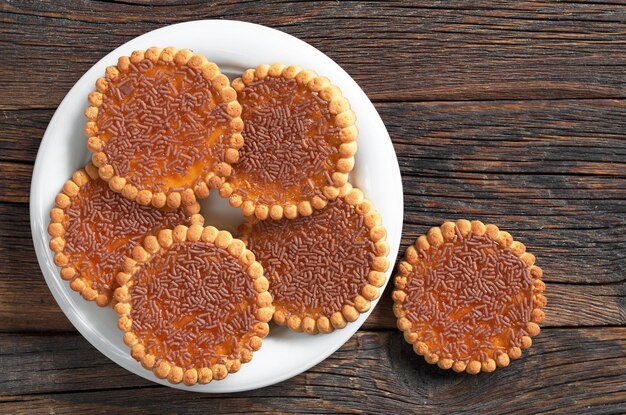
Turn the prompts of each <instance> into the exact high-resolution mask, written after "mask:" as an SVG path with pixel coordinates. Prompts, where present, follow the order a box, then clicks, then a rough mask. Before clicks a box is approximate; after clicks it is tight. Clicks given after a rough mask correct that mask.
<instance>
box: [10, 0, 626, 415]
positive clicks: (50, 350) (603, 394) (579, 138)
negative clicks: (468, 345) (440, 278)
mask: <svg viewBox="0 0 626 415" xmlns="http://www.w3.org/2000/svg"><path fill="white" fill-rule="evenodd" d="M201 18H227V19H239V20H245V21H253V22H257V23H261V24H266V25H269V26H272V27H275V28H278V29H280V30H283V31H285V32H287V33H290V34H293V35H295V36H298V37H300V38H302V39H303V40H305V41H307V42H309V43H311V44H312V45H314V46H316V47H318V48H319V49H321V50H322V51H323V52H325V53H327V54H328V55H329V56H330V57H332V58H333V59H334V60H336V61H337V62H338V63H339V64H340V65H342V66H343V67H344V68H345V69H346V70H347V71H348V72H349V73H350V74H351V75H352V76H353V77H354V78H355V79H356V80H357V82H358V83H359V84H360V85H361V86H362V87H363V89H364V90H365V92H366V93H367V94H368V95H369V96H370V98H371V99H372V100H373V101H374V102H375V105H376V107H377V109H378V111H379V112H380V114H381V116H382V118H383V120H384V121H385V124H386V125H387V128H388V130H389V133H390V136H391V138H392V140H393V143H394V146H395V149H396V152H397V154H398V158H399V161H400V167H401V170H402V175H403V184H404V193H405V217H404V224H405V225H404V232H403V239H402V247H401V252H403V250H404V249H405V248H406V246H407V245H408V244H409V243H411V242H412V241H413V240H414V239H415V237H417V236H418V235H419V234H421V233H424V232H425V231H427V230H428V228H429V227H430V226H433V225H436V224H439V223H440V222H441V221H443V220H444V219H448V218H459V217H465V218H472V219H473V218H477V219H481V220H483V221H486V222H493V223H497V224H498V225H500V226H501V227H502V228H504V229H506V230H508V231H510V232H511V233H512V234H513V235H514V236H515V237H516V239H519V240H521V241H523V242H524V243H525V244H526V245H527V246H528V249H529V250H531V251H532V252H533V253H535V254H536V255H537V258H538V262H539V263H540V265H541V266H542V267H543V268H544V270H545V281H546V283H547V285H548V291H547V293H546V295H547V296H548V299H549V303H548V306H547V308H546V312H547V315H548V320H546V323H545V325H544V329H543V332H542V334H541V335H540V336H539V337H538V338H537V339H536V342H535V343H536V344H535V345H534V346H533V348H532V349H531V350H530V351H529V352H528V353H527V354H525V355H524V357H523V358H522V360H520V361H517V362H514V363H513V365H512V367H511V368H508V369H506V370H498V371H496V372H495V373H493V374H483V375H480V376H476V377H470V376H465V375H457V374H454V373H451V372H442V371H440V370H438V369H437V368H434V367H431V366H428V365H426V364H425V363H424V362H423V361H422V360H421V358H418V357H416V356H414V355H413V354H412V352H411V350H410V348H409V346H408V345H406V344H405V343H404V342H403V341H402V338H401V335H400V333H399V332H398V331H396V330H395V329H394V319H393V315H392V313H391V310H390V308H391V301H390V299H389V290H387V291H386V292H385V293H384V297H383V299H382V300H381V302H380V304H379V306H378V307H377V309H376V310H375V311H374V312H373V313H372V315H371V317H370V318H369V319H368V321H367V323H366V324H365V325H364V326H363V329H362V330H361V331H359V332H358V333H357V334H356V335H355V336H354V337H353V338H352V339H351V340H350V341H349V342H348V343H347V344H346V345H345V346H344V347H343V348H342V349H341V350H340V351H338V352H337V353H335V354H334V355H333V356H331V357H330V358H329V359H327V360H326V361H325V362H323V363H321V364H320V365H318V366H316V367H315V368H313V369H311V370H309V371H308V372H306V373H304V374H302V375H300V376H298V377H296V378H295V379H293V380H290V381H288V382H284V383H282V384H279V385H276V386H273V387H269V388H265V389H262V390H258V391H252V392H248V393H240V394H234V395H222V396H217V397H212V396H202V395H199V394H188V393H183V392H180V391H175V390H171V389H168V388H163V387H160V386H156V385H154V384H151V383H149V382H147V381H145V380H143V379H142V378H139V377H137V376H135V375H132V374H130V373H129V372H126V371H125V370H123V369H121V368H119V367H117V366H116V365H115V364H114V363H112V362H110V361H109V360H107V359H106V358H105V357H103V356H102V355H100V354H99V352H97V351H96V350H95V349H93V348H92V347H91V346H90V345H89V344H88V343H87V342H86V341H85V340H84V339H82V337H80V336H79V335H78V334H77V333H76V331H75V330H74V329H73V327H72V326H71V324H70V323H69V321H68V320H67V319H66V318H65V317H64V316H63V315H62V312H61V311H60V309H59V308H58V306H57V305H56V303H55V302H54V299H53V298H52V295H51V294H50V292H49V291H48V289H47V286H46V285H45V282H44V280H43V277H42V275H41V272H40V270H39V268H38V265H37V260H36V258H35V254H34V249H33V246H32V241H31V237H30V228H29V217H28V205H27V203H28V198H29V187H30V176H31V173H32V165H33V163H34V160H35V156H36V152H37V149H38V146H39V143H40V140H41V137H42V136H43V133H44V130H45V128H46V126H47V124H48V122H49V120H50V118H51V116H52V114H53V113H54V110H55V109H56V107H57V106H58V104H59V102H60V101H61V99H62V98H63V96H64V95H65V94H66V93H67V91H68V90H69V88H70V87H71V86H72V85H73V84H74V82H76V80H77V79H78V78H79V77H80V76H81V75H82V74H83V73H84V72H85V71H86V70H87V69H89V67H90V66H91V65H93V64H94V63H95V62H97V61H98V59H100V58H101V57H102V56H103V55H105V54H106V53H108V52H109V51H110V50H112V49H113V48H115V47H117V46H118V45H119V44H121V43H123V42H125V41H127V40H129V39H131V38H133V37H134V36H137V35H140V34H142V33H144V32H146V31H149V30H152V29H155V28H157V27H160V26H163V25H165V24H170V23H176V22H180V21H186V20H193V19H201ZM625 33H626V7H624V6H623V5H622V4H619V3H618V2H616V3H611V2H604V1H603V2H597V3H593V2H567V3H558V4H554V3H551V2H507V3H506V4H505V3H503V2H488V1H479V2H454V3H452V2H413V3H411V4H410V5H407V3H406V2H383V3H374V2H372V3H364V2H335V3H324V4H321V3H310V2H302V3H301V2H298V3H295V2H294V3H292V2H284V1H273V2H269V3H264V4H259V3H256V2H246V3H234V2H228V1H227V2H216V3H213V4H211V5H207V4H206V3H204V2H201V1H196V0H186V1H124V2H102V1H93V2H92V1H75V2H49V1H35V0H28V1H17V0H5V1H2V2H0V92H2V99H0V172H1V173H0V367H2V368H3V370H2V371H0V413H29V414H31V413H45V414H48V413H56V414H61V413H76V412H88V411H89V412H94V413H98V412H103V413H104V412H108V413H118V412H124V413H157V412H163V413H194V412H198V413H200V412H202V413H206V412H210V413H241V412H250V413H252V412H259V413H261V412H272V411H279V412H280V411H282V412H288V411H297V412H307V413H356V412H372V413H403V412H406V413H416V412H420V413H421V412H424V413H449V412H457V413H459V412H468V413H470V412H492V413H493V412H497V413H524V414H526V413H533V412H539V411H542V412H549V413H564V414H570V413H594V414H601V413H620V412H621V413H623V412H626V377H625V375H624V373H625V372H626V341H625V340H624V339H626V238H624V236H623V235H624V232H625V231H626V134H625V133H624V131H626V101H625V100H624V98H626V82H625V80H626V34H625ZM154 389H158V390H154Z"/></svg>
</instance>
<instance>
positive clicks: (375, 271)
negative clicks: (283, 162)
mask: <svg viewBox="0 0 626 415" xmlns="http://www.w3.org/2000/svg"><path fill="white" fill-rule="evenodd" d="M338 190H339V192H338V197H341V198H343V200H344V201H345V202H347V203H348V204H349V205H350V206H353V207H354V208H355V211H356V212H357V213H358V214H359V215H361V216H363V224H364V225H365V226H366V227H367V229H369V237H370V239H371V240H372V242H374V244H375V247H376V253H377V255H376V256H375V257H374V258H373V259H372V260H371V262H370V272H369V274H368V277H367V283H366V284H365V285H364V286H363V287H362V288H361V290H360V294H358V295H357V296H356V297H354V298H352V299H351V300H352V303H353V304H354V306H353V305H350V304H344V305H343V306H342V307H341V311H337V312H335V313H333V314H332V315H330V316H320V317H317V318H315V317H313V316H310V315H302V314H294V313H290V312H288V311H286V310H283V309H282V308H280V307H276V311H275V313H274V322H276V324H278V325H281V326H284V325H287V326H288V327H289V328H290V329H291V330H293V331H297V332H300V331H304V332H305V333H308V334H317V333H320V332H321V333H331V332H333V331H334V330H335V329H342V328H344V327H346V325H347V324H348V323H349V322H353V321H355V320H356V319H358V318H359V315H360V314H361V313H365V312H367V311H368V310H369V309H370V307H371V302H372V301H374V300H376V299H377V298H378V297H379V296H380V288H381V287H382V286H384V285H385V282H386V281H387V275H386V274H385V273H386V271H387V270H388V269H389V259H388V255H389V250H390V249H389V244H388V243H387V230H386V229H385V228H384V227H383V225H382V218H381V216H380V214H379V213H378V212H377V211H376V209H375V208H374V205H373V203H372V202H370V201H369V200H367V199H365V197H364V195H363V192H362V191H361V190H359V189H357V188H353V187H352V185H351V184H350V183H346V184H344V185H343V186H341V187H340V188H339V189H338ZM252 225H253V222H250V221H246V222H244V224H243V225H242V226H241V228H240V230H241V231H242V240H244V242H247V241H248V237H249V234H250V232H251V230H252ZM270 291H271V290H270Z"/></svg>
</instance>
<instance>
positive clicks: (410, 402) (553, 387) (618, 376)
mask: <svg viewBox="0 0 626 415" xmlns="http://www.w3.org/2000/svg"><path fill="white" fill-rule="evenodd" d="M0 347H1V348H2V350H3V353H2V355H0V364H1V365H2V367H3V371H2V372H0V380H2V381H3V382H2V385H3V390H2V393H0V405H2V406H0V408H2V409H3V410H4V411H6V412H7V413H19V411H24V412H28V413H47V411H48V410H49V408H53V410H54V412H55V413H56V414H64V413H76V412H80V413H87V412H88V413H94V414H95V413H125V414H126V413H128V414H135V413H137V414H140V413H145V414H154V413H170V412H179V413H189V414H191V413H194V414H195V413H198V414H201V413H202V414H203V413H206V412H207V411H209V412H211V413H214V412H221V413H241V411H245V412H246V413H271V412H276V411H279V412H292V411H298V412H307V413H329V412H331V413H361V412H367V413H402V412H403V411H406V410H407V409H409V408H411V409H412V411H411V412H418V411H419V412H420V413H433V412H446V413H499V414H505V413H513V412H515V413H533V412H536V411H539V410H541V411H542V412H544V413H554V414H571V413H581V412H584V411H593V412H594V413H598V414H604V413H606V414H609V413H618V412H623V411H625V410H626V373H625V372H624V371H623V370H622V368H623V367H624V366H625V365H626V328H604V329H597V328H596V329H589V328H588V329H573V330H570V329H547V330H545V331H544V333H542V334H541V335H540V336H539V337H537V338H536V342H535V345H534V346H533V348H531V349H530V350H529V352H528V353H525V354H524V356H523V357H522V359H520V360H518V361H514V362H513V363H512V364H511V367H509V368H507V369H505V370H501V369H498V370H496V371H495V372H494V373H491V374H483V375H481V376H467V375H463V374H457V373H454V372H451V371H448V372H443V371H441V370H439V369H438V368H436V367H434V366H431V365H428V364H426V363H425V362H424V361H423V359H422V358H421V357H418V356H416V355H415V354H414V353H413V351H412V349H411V347H410V345H408V344H406V343H405V342H404V340H403V339H402V335H401V334H400V333H399V332H367V331H365V332H359V333H358V334H356V335H355V336H354V337H353V338H352V339H351V340H350V341H348V342H347V343H346V344H345V345H344V346H343V347H342V348H341V349H340V350H339V351H337V352H336V353H335V354H333V355H332V356H331V357H329V358H328V359H327V360H325V361H324V362H322V363H321V364H319V365H318V366H316V367H314V368H313V369H311V370H309V371H307V372H306V373H304V374H302V375H299V376H297V377H295V378H293V379H291V380H289V381H287V382H284V383H281V384H278V385H275V386H272V387H268V388H264V389H261V390H257V391H255V392H250V393H245V394H234V395H217V396H207V395H202V394H189V393H185V392H182V391H178V390H173V389H169V388H164V387H161V386H155V385H154V384H152V383H149V382H148V381H145V380H142V379H140V378H139V377H137V376H135V375H132V374H130V373H129V372H126V371H125V370H124V369H122V368H120V367H118V366H117V365H115V364H114V363H112V362H110V361H109V360H107V359H106V358H104V357H103V356H102V355H101V354H100V353H98V352H97V351H96V350H95V349H93V348H92V347H91V346H90V345H89V344H88V343H87V342H86V341H85V340H84V339H82V338H81V337H79V336H22V337H20V338H19V339H17V340H16V339H14V338H12V337H11V336H6V335H4V336H0ZM590 350H593V351H594V354H593V356H592V357H591V356H589V352H590ZM77 356H80V357H81V358H80V359H77ZM564 385H567V387H566V388H564V387H563V386H564ZM512 391H515V392H514V393H513V392H512ZM503 395H505V396H506V399H503Z"/></svg>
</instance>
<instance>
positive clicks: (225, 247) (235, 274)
mask: <svg viewBox="0 0 626 415" xmlns="http://www.w3.org/2000/svg"><path fill="white" fill-rule="evenodd" d="M117 282H118V283H119V284H120V287H119V288H118V289H116V290H115V299H116V300H117V301H118V303H117V304H116V306H115V311H116V312H117V313H118V315H119V316H120V318H119V320H118V326H119V328H120V330H122V331H124V333H125V334H124V342H125V343H126V344H127V345H128V346H129V347H130V348H131V355H132V356H133V358H135V359H136V360H138V361H140V362H141V364H142V365H143V367H145V368H146V369H149V370H152V371H153V372H154V374H155V375H156V376H157V377H159V378H162V379H164V378H167V379H168V381H169V382H171V383H180V382H184V383H185V384H186V385H193V384H196V383H201V384H205V383H209V382H210V381H211V380H212V379H215V380H221V379H224V378H225V377H226V376H227V375H228V374H229V373H235V372H237V371H238V370H239V368H240V367H241V364H242V363H247V362H249V361H250V360H251V359H252V354H253V352H254V351H256V350H258V349H259V348H260V347H261V344H262V340H261V339H262V338H263V337H265V336H266V335H267V334H268V332H269V325H268V322H269V321H270V320H271V319H272V314H273V311H274V309H273V307H272V296H271V295H270V294H269V293H268V292H267V288H268V285H269V283H268V281H267V279H266V278H265V277H264V276H263V267H262V266H261V265H260V264H259V263H258V262H256V261H255V258H254V254H252V252H250V251H248V250H247V249H246V248H245V245H244V243H243V242H242V241H240V240H238V239H233V237H232V235H231V234H230V233H228V232H226V231H218V230H217V229H216V228H214V227H212V226H208V227H202V226H200V225H192V226H190V227H187V226H184V225H179V226H177V227H175V228H174V229H166V230H162V231H160V232H159V234H158V236H149V237H147V238H146V239H145V240H144V243H143V245H142V246H137V247H136V248H135V249H134V250H133V252H132V256H131V257H129V258H127V259H126V260H125V261H124V264H123V267H122V271H121V272H120V273H119V274H118V275H117Z"/></svg>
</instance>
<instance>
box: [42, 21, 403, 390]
mask: <svg viewBox="0 0 626 415" xmlns="http://www.w3.org/2000/svg"><path fill="white" fill-rule="evenodd" d="M169 45H173V46H176V47H178V48H188V49H192V50H194V51H196V52H198V53H202V54H204V55H206V56H207V57H208V58H209V60H212V61H213V62H215V63H217V64H218V65H219V66H220V68H221V69H222V71H223V72H224V73H225V74H226V75H228V76H230V77H231V78H234V77H236V76H238V75H239V74H241V73H242V72H243V71H244V70H246V69H248V68H253V67H256V66H257V65H259V64H262V63H269V64H271V63H274V62H283V63H286V64H297V65H300V66H301V67H303V68H310V69H313V70H315V71H317V72H318V73H319V74H321V75H325V76H327V77H328V78H330V79H331V81H332V82H333V83H334V84H336V85H338V86H339V87H340V88H341V89H342V91H343V94H344V95H345V96H346V97H347V98H348V99H349V100H350V102H351V104H352V107H353V109H354V111H355V113H356V114H357V119H358V120H357V126H358V128H359V132H360V133H359V138H358V144H359V148H358V152H357V155H356V168H355V171H354V172H353V174H352V180H353V183H354V184H356V185H357V186H358V187H360V188H361V189H362V190H363V191H364V192H365V194H366V196H367V197H368V198H369V199H371V200H372V201H373V202H374V203H375V205H376V207H377V208H378V211H379V212H380V214H381V215H382V217H383V222H384V225H385V226H386V227H387V231H388V240H389V244H390V245H391V253H390V255H389V259H390V261H391V263H392V264H393V263H394V261H395V259H396V255H397V252H398V247H399V245H400V235H401V233H402V217H403V199H402V182H401V179H400V169H399V167H398V161H397V159H396V155H395V152H394V149H393V146H392V144H391V140H390V139H389V134H388V133H387V130H386V129H385V125H384V124H383V122H382V120H381V119H380V116H379V115H378V113H377V112H376V109H375V108H374V106H373V105H372V103H371V102H370V100H369V99H368V98H367V96H366V95H365V93H364V92H363V91H362V90H361V88H359V86H358V85H357V84H356V82H354V80H353V79H352V78H350V76H349V75H348V74H347V73H346V72H345V71H344V70H343V69H341V67H340V66H339V65H337V64H336V63H335V62H333V61H332V60H331V59H330V58H329V57H328V56H326V55H324V54H323V53H322V52H320V51H319V50H317V49H315V48H314V47H312V46H310V45H308V44H307V43H305V42H303V41H301V40H299V39H297V38H295V37H293V36H290V35H288V34H286V33H283V32H279V31H277V30H274V29H270V28H267V27H264V26H259V25H255V24H250V23H243V22H237V21H227V20H203V21H194V22H188V23H181V24H176V25H172V26H167V27H164V28H161V29H158V30H155V31H153V32H150V33H146V34H145V35H143V36H139V37H138V38H136V39H133V40H131V41H130V42H128V43H126V44H124V45H123V46H120V47H119V48H117V49H116V50H114V51H113V52H111V53H110V54H108V55H107V56H106V57H104V58H103V59H102V60H100V62H98V63H97V64H95V65H94V66H93V67H92V68H91V69H90V70H89V71H87V73H86V74H85V75H83V77H82V78H80V80H79V81H78V82H77V83H76V85H74V87H73V88H72V89H71V90H70V92H69V93H68V94H67V96H66V97H65V99H64V100H63V102H61V105H59V108H58V109H57V111H56V113H55V114H54V116H53V117H52V120H51V121H50V125H49V126H48V129H47V130H46V133H45V135H44V137H43V140H42V142H41V146H40V147H39V153H38V154H37V160H36V162H35V169H34V171H33V181H32V185H31V193H30V220H31V230H32V234H33V241H34V244H35V250H36V252H37V259H38V260H39V266H40V267H41V270H42V272H43V275H44V277H45V279H46V282H47V283H48V287H49V288H50V291H52V294H53V295H54V298H55V300H56V301H57V303H58V304H59V306H60V307H61V309H62V310H63V312H64V313H65V315H66V316H67V317H68V318H69V319H70V321H71V322H72V324H73V325H74V326H75V327H76V329H78V331H79V332H80V333H81V334H82V335H83V336H84V337H85V338H86V339H87V340H88V341H89V342H90V343H91V344H92V345H94V346H95V347H96V348H97V349H98V350H100V352H102V353H103V354H104V355H106V356H107V357H108V358H110V359H111V360H113V361H114V362H116V363H117V364H118V365H120V366H122V367H124V368H125V369H127V370H130V371H131V372H133V373H136V374H138V375H140V376H142V377H144V378H146V379H149V380H151V381H153V382H157V383H160V384H163V385H167V386H172V387H175V388H178V389H185V390H190V391H195V392H237V391H245V390H250V389H256V388H261V387H264V386H268V385H272V384H274V383H278V382H281V381H283V380H285V379H289V378H291V377H293V376H295V375H298V374H299V373H302V372H304V371H305V370H307V369H309V368H310V367H312V366H314V365H316V364H317V363H319V362H321V361H322V360H324V359H325V358H326V357H328V356H329V355H330V354H331V353H333V352H334V351H335V350H337V349H338V348H339V347H341V345H343V344H344V343H345V342H346V341H347V340H348V339H349V338H350V337H351V336H352V335H353V334H354V333H355V332H356V331H357V330H358V328H359V327H360V326H361V325H362V324H363V322H364V321H365V319H366V318H367V317H368V316H369V313H366V314H364V315H362V316H361V317H360V318H359V319H358V320H357V321H356V322H354V323H351V324H349V325H348V326H347V327H346V328H345V329H343V330H338V331H335V332H334V333H332V334H319V335H316V336H309V335H306V334H298V333H293V332H291V331H289V330H288V329H286V328H283V327H275V326H272V328H271V330H270V334H269V336H268V337H267V338H266V339H264V341H263V347H262V348H261V350H259V352H257V353H255V355H254V359H253V360H252V362H250V363H248V364H245V365H243V366H242V368H241V370H240V371H239V372H238V373H236V374H233V375H230V376H228V377H227V378H226V379H225V380H222V381H219V382H218V381H214V382H211V383H210V384H208V385H196V386H193V387H187V386H185V385H171V384H169V383H168V382H167V381H165V380H161V379H158V378H157V377H155V376H154V375H153V374H152V372H150V371H147V370H145V369H143V368H142V367H141V365H139V363H137V362H136V361H134V360H133V359H132V358H131V357H130V354H129V350H128V348H127V347H126V346H125V345H124V343H123V342H122V334H121V332H120V331H119V330H118V329H117V325H116V320H117V319H116V316H115V313H114V312H113V310H111V309H107V308H104V309H102V308H99V307H98V306H96V305H95V304H94V303H93V302H87V301H84V300H83V299H82V298H81V297H80V295H78V294H77V293H75V292H73V291H72V290H71V289H70V288H69V284H68V283H67V282H65V281H63V280H61V279H60V277H59V276H58V268H57V267H56V266H55V265H54V262H53V255H52V253H51V251H50V250H49V249H48V241H49V237H48V235H47V231H46V229H47V226H48V221H49V217H48V214H49V211H50V209H51V208H52V206H53V203H54V198H55V196H56V194H57V193H58V192H59V191H60V190H61V187H62V185H63V183H64V182H65V181H66V180H67V179H68V178H70V176H71V175H72V173H73V172H74V171H75V170H76V169H78V168H80V167H82V166H83V165H84V164H85V163H86V162H87V161H88V159H89V155H88V151H87V149H86V138H85V136H84V133H83V127H84V124H85V117H84V115H83V111H84V110H85V108H86V106H87V94H88V93H89V92H91V91H92V90H93V89H94V85H95V81H96V79H97V78H98V77H100V76H102V75H103V74H104V69H105V68H106V67H107V66H108V65H114V64H116V62H117V58H118V57H119V56H121V55H129V54H130V53H131V52H132V51H133V50H136V49H146V48H148V47H150V46H163V47H164V46H169ZM215 193H216V192H213V194H212V196H211V197H209V199H207V200H206V201H204V202H203V210H202V212H203V213H204V214H205V216H206V217H207V224H212V225H214V226H216V227H218V228H222V229H228V230H231V231H232V230H234V228H235V227H236V225H237V224H238V222H239V221H240V220H241V215H240V213H239V210H235V209H232V208H230V207H229V206H228V203H227V202H226V201H225V200H221V199H220V198H219V196H218V195H216V194H215ZM390 274H391V271H389V272H388V275H390ZM375 305H376V302H374V303H373V304H372V309H373V308H374V306H375ZM370 312H371V311H370Z"/></svg>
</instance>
